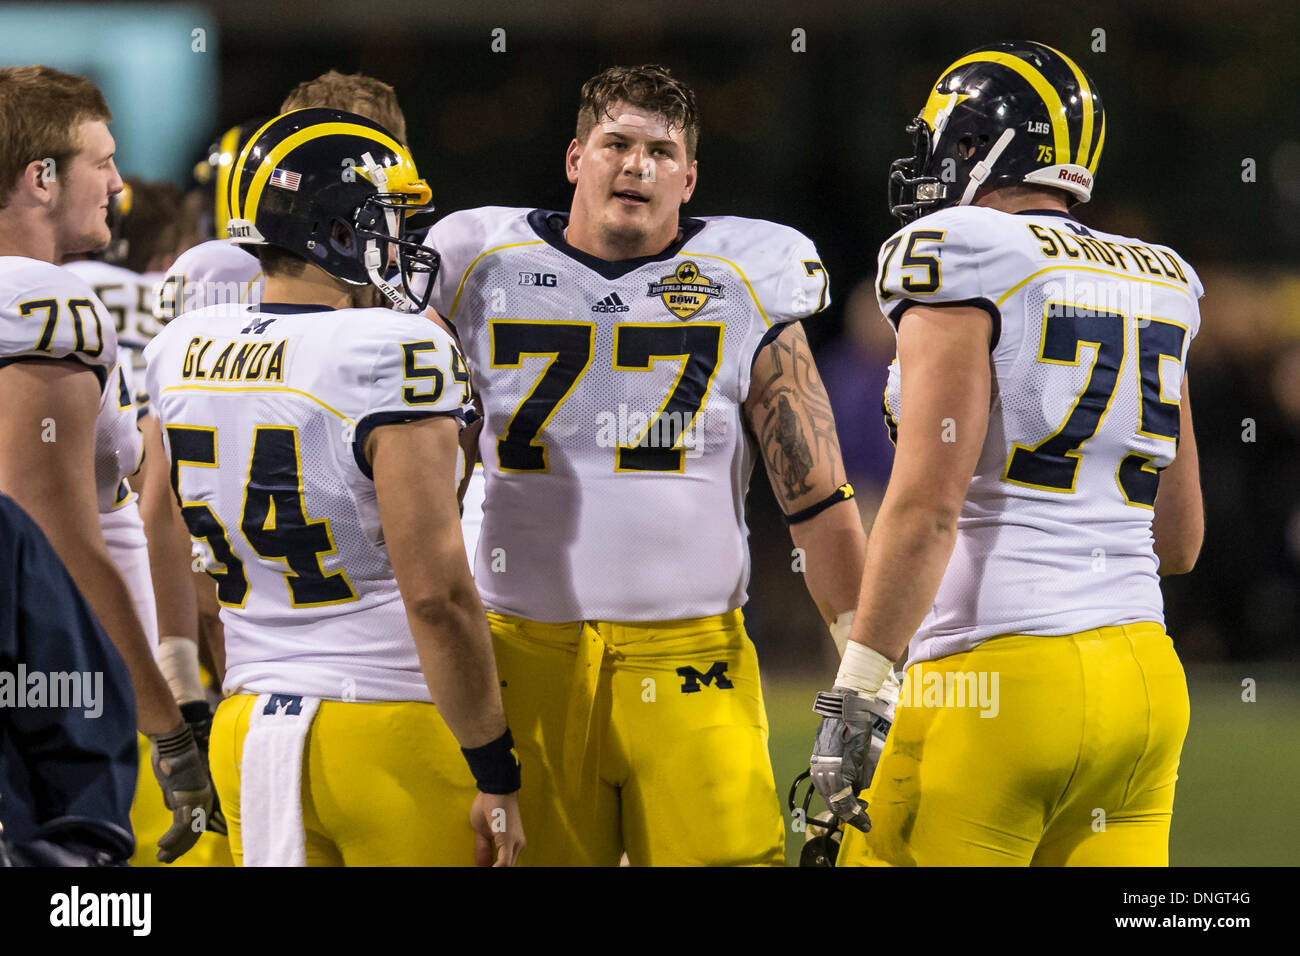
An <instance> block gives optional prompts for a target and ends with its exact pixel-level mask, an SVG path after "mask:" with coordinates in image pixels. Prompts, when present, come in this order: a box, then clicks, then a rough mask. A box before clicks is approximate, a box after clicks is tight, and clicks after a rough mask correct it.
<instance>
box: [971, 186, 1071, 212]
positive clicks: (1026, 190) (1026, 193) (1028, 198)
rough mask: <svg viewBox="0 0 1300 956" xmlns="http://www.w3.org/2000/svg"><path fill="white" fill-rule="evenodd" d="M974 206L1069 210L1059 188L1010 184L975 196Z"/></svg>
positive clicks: (1015, 210)
mask: <svg viewBox="0 0 1300 956" xmlns="http://www.w3.org/2000/svg"><path fill="white" fill-rule="evenodd" d="M972 205H975V206H985V207H987V208H989V209H996V210H998V211H999V212H1010V213H1016V212H1023V211H1025V210H1026V209H1052V210H1060V211H1061V212H1067V213H1068V212H1069V211H1070V207H1069V206H1067V205H1066V204H1065V194H1064V193H1062V192H1061V191H1060V190H1059V189H1040V188H1036V187H1026V186H1011V187H1003V188H1001V189H993V190H990V191H989V192H987V193H985V194H984V195H982V196H979V197H977V198H976V200H975V202H974V203H972Z"/></svg>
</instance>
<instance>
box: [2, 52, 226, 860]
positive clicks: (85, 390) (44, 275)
mask: <svg viewBox="0 0 1300 956" xmlns="http://www.w3.org/2000/svg"><path fill="white" fill-rule="evenodd" d="M111 118H112V117H111V115H110V113H109V111H108V107H107V105H106V104H105V102H104V99H103V97H102V95H101V94H100V93H99V91H98V90H97V89H96V88H95V86H94V85H93V84H92V83H90V82H89V81H88V80H85V79H83V78H81V77H76V76H71V75H69V74H66V73H62V72H60V71H58V70H53V69H50V68H47V67H43V66H33V67H8V68H5V69H3V70H0V136H3V137H4V142H3V144H0V155H2V156H3V157H4V159H3V162H2V163H0V255H3V258H2V259H0V356H2V357H0V403H2V405H3V407H4V408H5V409H6V410H7V411H6V413H5V415H4V416H0V445H2V446H3V447H4V448H5V449H6V450H7V453H6V455H5V456H3V458H2V459H0V491H4V492H5V493H7V494H9V495H11V496H12V497H13V498H14V499H15V500H16V501H17V502H18V503H19V504H20V505H21V506H22V507H24V508H25V509H26V510H27V511H28V513H29V514H30V515H31V516H32V517H33V518H34V519H35V520H36V522H37V523H38V524H39V525H40V526H41V528H42V530H44V531H45V533H46V535H47V536H48V537H49V539H50V541H51V543H52V544H53V545H54V547H55V550H56V551H58V553H59V556H60V557H61V558H62V559H63V561H64V563H65V564H66V565H67V566H68V570H69V572H70V573H71V574H72V577H73V579H74V580H75V581H76V582H77V586H78V587H79V588H80V589H81V591H82V593H83V594H84V595H85V596H86V599H87V601H88V602H89V604H90V605H91V607H92V608H93V609H94V611H95V613H96V615H97V616H98V617H99V619H100V621H101V622H102V623H103V624H104V627H105V630H106V631H107V632H108V634H109V637H110V638H111V639H112V640H113V642H114V644H115V646H116V647H117V648H118V650H119V651H120V652H121V654H122V657H123V659H124V660H125V661H126V664H127V667H128V669H129V670H130V672H131V677H132V682H133V685H134V690H135V695H136V704H137V711H138V723H139V728H140V731H141V733H143V734H145V735H146V736H147V737H148V738H149V740H150V743H151V748H152V763H153V767H154V772H155V774H156V775H157V777H158V782H159V784H160V785H161V786H162V790H163V795H164V799H165V801H166V805H167V807H168V808H169V809H170V810H172V823H171V827H170V829H169V830H168V831H167V832H166V833H165V834H164V835H163V836H162V838H161V839H160V840H159V844H158V845H159V850H158V859H159V860H160V861H162V862H171V861H172V860H174V859H175V858H176V857H178V856H179V855H180V854H182V853H184V852H185V851H186V850H188V849H189V848H190V847H191V846H193V844H194V842H195V841H196V840H197V839H198V837H199V834H200V833H201V832H202V830H203V827H204V825H206V821H207V817H208V816H209V815H210V813H211V811H212V786H211V783H210V781H209V779H208V773H207V769H206V767H205V766H204V764H203V761H202V759H201V757H200V752H199V749H198V747H197V746H196V743H195V739H194V735H193V733H192V732H191V729H190V727H189V725H188V724H187V723H186V722H185V720H183V719H182V714H181V712H180V711H179V710H178V708H177V705H176V702H175V701H174V700H173V696H172V694H171V693H170V692H169V690H168V685H167V682H166V680H165V679H164V675H163V674H162V673H161V672H160V671H159V668H158V665H157V664H156V663H155V661H154V658H153V655H152V653H151V648H150V642H149V640H148V638H147V637H146V630H145V628H144V626H143V624H142V619H141V615H139V614H137V612H136V610H135V608H134V607H133V604H132V600H131V595H130V591H129V590H128V588H127V586H126V584H125V583H124V581H123V577H122V574H121V572H119V571H118V569H117V567H116V566H115V565H114V563H113V560H112V558H111V557H110V556H109V553H108V550H107V547H106V545H105V535H104V533H103V532H101V530H100V523H99V515H100V514H101V513H108V512H113V511H115V510H117V509H119V508H121V507H122V506H123V505H124V504H126V503H128V502H129V501H130V500H131V490H130V486H129V485H128V483H127V482H126V480H125V479H126V476H127V475H130V474H132V473H134V472H135V471H136V470H137V468H138V467H139V465H140V455H141V444H140V433H139V431H138V429H137V428H136V416H135V410H134V408H133V405H132V401H131V396H130V392H129V391H128V390H127V388H126V386H125V379H124V378H123V373H122V372H121V370H120V367H119V363H118V352H117V338H116V335H115V332H114V327H113V323H112V321H111V319H110V318H109V316H108V313H107V312H106V310H105V309H104V306H103V304H102V303H100V302H99V300H98V299H97V298H96V297H95V295H94V293H93V292H92V291H91V289H90V287H89V286H88V285H87V284H86V282H85V281H83V280H82V279H79V278H78V277H77V276H75V275H73V274H72V273H70V272H68V271H67V270H65V269H62V268H59V267H58V266H56V265H55V263H58V262H62V261H63V260H64V259H65V258H66V257H68V256H70V255H75V254H78V253H84V252H91V251H94V250H97V249H100V248H102V247H104V246H105V245H107V244H108V242H109V241H110V239H111V233H110V230H109V226H108V223H107V211H108V206H109V202H110V200H111V199H112V197H113V196H114V195H116V194H117V193H119V192H121V190H122V180H121V178H120V177H119V176H118V174H117V169H116V167H115V165H114V163H113V151H114V143H113V137H112V135H111V134H110V133H109V131H108V126H107V123H108V122H109V121H110V120H111ZM145 570H146V573H147V569H145ZM144 591H145V593H146V594H147V592H148V589H147V588H145V589H144ZM145 616H146V618H147V617H148V616H147V615H145ZM150 623H152V622H150ZM200 818H202V823H201V824H200V825H194V824H199V823H200Z"/></svg>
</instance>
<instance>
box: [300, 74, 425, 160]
mask: <svg viewBox="0 0 1300 956" xmlns="http://www.w3.org/2000/svg"><path fill="white" fill-rule="evenodd" d="M311 107H320V108H324V109H330V110H344V111H346V112H348V113H356V114H357V115H358V116H364V117H365V118H366V119H369V120H374V121H375V122H376V123H378V124H379V125H380V126H382V127H383V128H384V129H386V130H388V132H389V133H391V134H392V136H393V139H395V140H397V141H398V142H399V143H401V144H402V145H403V146H405V145H406V117H405V116H404V115H403V113H402V108H401V107H400V106H398V105H397V93H396V92H395V91H394V90H393V88H392V87H391V86H389V85H388V84H387V83H385V82H384V81H383V80H377V79H375V78H374V77H373V76H366V75H365V74H363V73H353V74H350V75H348V74H344V73H340V72H338V71H337V70H330V71H329V72H328V73H322V74H321V75H320V76H318V77H316V79H314V80H307V81H306V82H304V83H299V84H298V86H297V87H296V88H295V89H294V91H293V92H292V93H290V94H289V95H288V97H286V98H285V101H284V102H283V103H281V104H280V112H281V113H287V112H289V111H290V110H303V109H309V108H311Z"/></svg>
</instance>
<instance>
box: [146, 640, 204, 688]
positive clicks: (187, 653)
mask: <svg viewBox="0 0 1300 956" xmlns="http://www.w3.org/2000/svg"><path fill="white" fill-rule="evenodd" d="M157 660H158V669H159V670H160V671H162V675H163V677H164V678H165V679H166V681H167V686H168V687H169V688H171V692H172V697H174V698H176V703H177V704H188V703H189V702H190V701H192V700H205V699H206V697H205V695H204V693H203V678H202V677H200V676H199V645H198V643H197V642H195V641H192V640H190V639H189V638H188V637H164V638H163V639H162V640H161V641H159V642H158V655H157Z"/></svg>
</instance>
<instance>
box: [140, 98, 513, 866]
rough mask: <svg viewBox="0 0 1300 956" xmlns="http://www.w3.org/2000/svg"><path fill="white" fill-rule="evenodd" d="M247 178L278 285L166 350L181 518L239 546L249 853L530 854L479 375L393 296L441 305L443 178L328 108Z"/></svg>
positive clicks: (345, 857) (199, 317) (245, 188)
mask: <svg viewBox="0 0 1300 956" xmlns="http://www.w3.org/2000/svg"><path fill="white" fill-rule="evenodd" d="M344 160H348V161H350V162H349V163H348V165H347V166H345V165H344ZM348 169H353V170H355V173H353V174H351V175H350V174H349V173H348ZM230 197H231V199H230V203H231V219H230V222H229V231H230V234H231V236H232V237H234V238H236V239H238V240H239V241H240V242H241V243H243V244H245V245H246V246H248V247H249V248H250V249H253V250H255V251H256V252H257V254H258V258H259V259H260V264H261V267H262V269H263V270H264V271H265V273H266V286H265V297H264V300H263V302H262V303H261V304H260V306H257V307H253V306H229V305H226V306H222V305H214V306H208V307H206V308H203V309H199V310H197V311H193V312H187V313H186V314H185V315H183V316H181V317H180V318H178V319H176V320H174V321H172V322H171V323H170V324H168V326H167V327H166V328H165V329H164V330H163V331H162V332H161V333H160V334H159V335H158V337H157V338H156V339H155V340H154V341H153V342H152V343H151V344H150V345H149V347H148V348H147V349H146V352H145V354H146V358H147V360H148V372H147V382H148V390H149V394H150V395H151V396H152V399H153V403H154V407H155V409H157V412H158V415H159V418H160V419H161V421H162V424H163V432H164V435H165V439H166V443H167V448H168V455H169V458H170V461H171V467H172V482H173V485H174V486H175V487H176V489H177V494H178V497H179V498H180V500H181V502H182V509H183V513H184V516H185V521H186V523H187V525H188V526H189V529H190V533H191V534H192V535H193V536H194V537H195V538H196V539H201V540H203V541H204V542H206V544H207V546H208V547H209V548H210V549H211V551H212V554H213V555H214V556H215V558H216V560H217V562H218V563H219V570H216V571H215V572H214V574H213V576H214V577H215V578H216V579H217V582H218V597H219V600H220V602H221V604H222V620H223V623H224V625H225V637H226V642H225V643H226V671H225V685H224V690H225V692H226V694H227V695H228V696H227V697H226V699H225V700H224V701H223V702H222V704H221V706H220V707H219V709H218V711H217V715H216V718H215V720H214V723H213V728H212V740H213V747H212V751H211V761H212V768H213V777H214V779H215V781H216V784H217V788H218V792H219V794H220V796H221V801H222V806H223V809H224V810H225V812H226V815H227V819H228V821H229V826H230V841H231V849H232V852H233V854H234V856H235V858H236V860H237V861H238V862H241V863H243V864H245V865H248V864H267V863H277V864H292V863H299V864H301V863H307V864H313V865H329V864H347V865H417V864H445V865H452V864H469V863H472V862H474V861H475V860H476V859H477V860H478V861H479V862H480V863H486V862H490V861H492V860H493V859H495V862H496V864H497V865H509V864H511V863H513V862H514V860H515V858H516V857H517V855H518V853H519V850H520V849H521V847H522V846H523V833H522V830H521V829H520V826H519V816H518V807H517V802H516V797H515V796H514V793H515V791H516V790H518V788H519V764H518V762H517V761H516V759H515V757H514V753H513V751H512V741H511V737H510V731H509V729H508V728H507V726H506V719H505V715H504V712H503V710H502V705H501V697H500V691H499V686H498V681H497V672H496V667H495V664H494V661H493V655H492V645H491V639H490V636H489V633H488V627H487V620H486V618H485V617H484V614H483V609H482V605H481V604H480V603H479V599H478V595H477V592H476V591H475V589H474V583H473V580H472V579H471V577H470V572H469V565H468V562H467V560H466V557H465V548H464V544H463V542H462V540H461V537H460V531H459V524H458V520H457V519H458V514H457V504H456V497H455V464H456V458H457V452H458V443H457V438H458V432H459V425H458V422H457V419H456V415H457V412H458V410H459V408H460V406H461V405H462V404H463V402H464V400H465V394H466V391H467V388H468V375H467V374H466V373H465V372H464V367H463V364H461V363H460V362H459V360H458V357H457V355H456V346H455V344H454V343H453V341H452V339H451V338H450V336H448V335H447V334H446V333H445V332H444V331H443V330H442V329H440V328H438V327H437V326H436V325H434V324H433V323H431V322H429V321H428V320H427V319H426V318H425V317H423V316H421V315H411V314H404V312H399V311H395V310H394V309H391V308H384V307H378V306H379V303H380V301H381V300H380V299H379V295H378V292H380V291H382V292H383V294H384V295H385V296H386V297H387V300H388V301H389V302H392V303H394V304H396V305H398V306H402V307H404V309H405V310H407V311H415V312H418V311H419V310H420V309H421V308H423V305H422V303H417V302H412V301H411V299H410V298H409V288H410V280H411V277H412V275H413V274H414V273H416V272H418V271H426V270H430V269H433V268H436V264H437V263H436V258H435V257H434V256H433V255H432V254H431V253H430V252H429V250H427V249H425V248H424V247H422V246H421V245H420V244H419V243H417V242H413V241H411V240H409V239H407V238H405V237H404V225H405V219H406V216H407V215H409V214H412V213H418V212H423V211H427V204H428V200H429V188H428V186H427V185H425V183H424V182H423V181H422V180H420V179H419V178H418V174H417V172H416V169H415V165H414V163H413V162H412V161H411V158H410V155H409V154H408V153H407V151H406V149H405V147H403V146H402V145H401V144H400V143H399V142H398V141H397V140H396V139H395V138H394V137H393V136H391V135H389V133H388V132H387V131H386V130H384V129H383V128H382V127H381V126H380V125H379V124H377V123H374V122H372V121H371V120H369V119H366V118H364V117H362V116H359V115H356V114H352V113H345V112H341V111H338V110H326V109H306V110H295V111H292V112H290V113H287V114H285V115H283V116H280V117H278V118H277V119H275V120H273V121H272V122H270V123H268V124H267V125H265V126H264V127H262V129H261V130H260V131H258V133H257V134H256V135H255V136H254V137H253V138H252V139H251V140H250V141H249V143H248V144H247V145H246V146H245V148H244V150H243V151H242V153H241V155H240V157H239V159H238V160H237V162H236V164H235V166H234V169H233V175H232V178H231V184H230ZM390 261H391V262H394V263H395V264H396V265H397V267H398V273H399V276H400V281H399V282H398V285H397V286H394V285H392V284H391V283H390V282H389V281H388V280H387V279H385V277H384V270H385V269H386V266H387V265H388V264H389V263H390ZM413 638H414V639H413ZM434 702H436V706H434ZM462 748H464V749H462ZM462 755H463V756H462ZM476 787H477V789H476ZM471 823H472V825H471ZM494 844H495V851H493V850H492V847H493V845H494Z"/></svg>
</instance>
